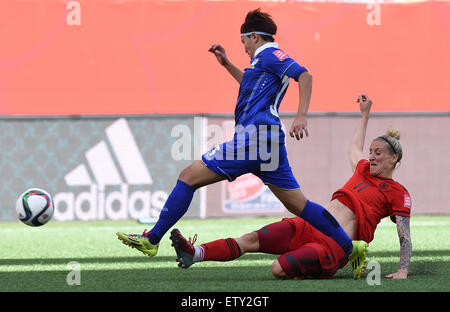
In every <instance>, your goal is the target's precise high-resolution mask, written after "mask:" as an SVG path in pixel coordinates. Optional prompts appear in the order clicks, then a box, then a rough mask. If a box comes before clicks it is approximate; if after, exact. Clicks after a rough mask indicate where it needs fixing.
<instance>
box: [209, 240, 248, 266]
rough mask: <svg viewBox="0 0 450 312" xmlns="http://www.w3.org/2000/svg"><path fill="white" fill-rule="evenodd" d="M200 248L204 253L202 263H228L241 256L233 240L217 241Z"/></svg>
mask: <svg viewBox="0 0 450 312" xmlns="http://www.w3.org/2000/svg"><path fill="white" fill-rule="evenodd" d="M201 247H203V250H204V252H205V255H204V257H203V261H210V260H214V261H230V260H234V259H237V258H239V257H240V256H241V249H240V248H239V245H238V244H237V243H236V241H235V240H234V239H233V238H227V239H218V240H215V241H212V242H209V243H206V244H202V245H201Z"/></svg>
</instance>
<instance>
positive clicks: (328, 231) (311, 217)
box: [300, 200, 353, 256]
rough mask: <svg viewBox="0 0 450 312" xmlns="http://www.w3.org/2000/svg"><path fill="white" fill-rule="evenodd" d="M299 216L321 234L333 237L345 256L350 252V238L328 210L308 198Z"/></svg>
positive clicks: (351, 248)
mask: <svg viewBox="0 0 450 312" xmlns="http://www.w3.org/2000/svg"><path fill="white" fill-rule="evenodd" d="M300 218H302V219H303V220H305V221H307V222H308V223H309V224H311V225H312V226H313V227H315V228H316V229H318V230H319V231H320V232H322V233H323V234H325V235H327V236H330V237H331V238H332V239H334V241H335V242H336V243H338V245H339V246H341V248H342V249H343V250H344V252H345V253H346V254H347V256H349V255H350V254H351V253H352V250H353V244H352V240H351V238H350V237H349V236H348V235H347V233H345V232H344V230H343V229H342V227H341V226H340V224H339V223H338V222H337V221H336V219H335V218H334V217H333V216H332V215H331V214H330V213H329V212H328V210H326V209H325V208H323V207H322V206H320V205H318V204H316V203H314V202H312V201H309V200H308V201H307V202H306V205H305V208H303V211H302V212H301V213H300Z"/></svg>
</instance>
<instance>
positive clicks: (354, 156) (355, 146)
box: [348, 94, 372, 171]
mask: <svg viewBox="0 0 450 312" xmlns="http://www.w3.org/2000/svg"><path fill="white" fill-rule="evenodd" d="M357 102H358V103H359V109H360V110H361V114H362V116H361V119H360V121H359V123H358V126H357V128H356V130H355V133H354V134H353V137H352V140H351V142H350V148H349V151H348V155H349V157H350V165H351V166H352V170H353V171H355V169H356V165H357V164H358V162H359V161H360V160H361V159H362V158H364V154H363V149H364V140H365V138H366V130H367V124H368V122H369V114H370V108H371V107H372V100H371V99H370V98H369V97H368V96H367V95H366V94H360V95H358V100H357Z"/></svg>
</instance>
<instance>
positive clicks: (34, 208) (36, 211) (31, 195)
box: [16, 188, 54, 226]
mask: <svg viewBox="0 0 450 312" xmlns="http://www.w3.org/2000/svg"><path fill="white" fill-rule="evenodd" d="M53 207H54V206H53V199H52V197H51V196H50V194H49V193H48V192H46V191H44V190H42V189H39V188H31V189H29V190H26V191H25V192H23V193H22V195H20V196H19V198H18V199H17V201H16V213H17V217H18V218H19V220H20V221H22V222H23V223H25V224H26V225H29V226H41V225H44V224H46V223H47V222H48V221H50V219H51V218H52V217H53V211H54V208H53Z"/></svg>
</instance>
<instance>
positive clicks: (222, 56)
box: [208, 44, 244, 84]
mask: <svg viewBox="0 0 450 312" xmlns="http://www.w3.org/2000/svg"><path fill="white" fill-rule="evenodd" d="M208 51H209V52H211V53H213V54H214V55H215V56H216V59H217V61H218V62H219V64H220V65H222V66H223V67H225V69H226V70H227V71H228V72H229V73H230V75H231V76H233V78H234V79H236V81H237V82H238V83H239V84H240V83H241V81H242V76H243V75H244V73H243V72H242V71H241V70H240V69H239V68H237V67H236V66H234V65H233V63H231V62H230V60H229V59H228V57H227V54H226V53H225V49H224V48H223V47H222V46H221V45H220V44H213V45H212V46H211V48H209V50H208Z"/></svg>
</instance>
